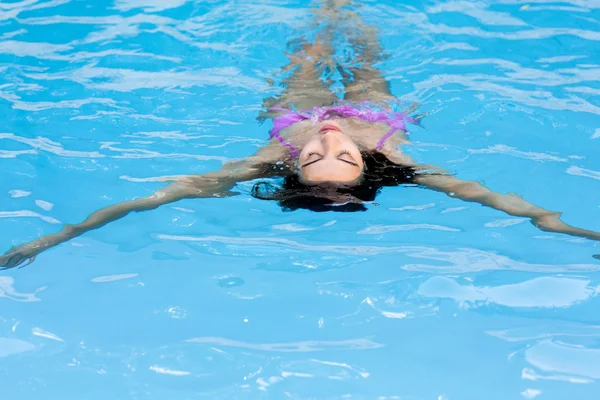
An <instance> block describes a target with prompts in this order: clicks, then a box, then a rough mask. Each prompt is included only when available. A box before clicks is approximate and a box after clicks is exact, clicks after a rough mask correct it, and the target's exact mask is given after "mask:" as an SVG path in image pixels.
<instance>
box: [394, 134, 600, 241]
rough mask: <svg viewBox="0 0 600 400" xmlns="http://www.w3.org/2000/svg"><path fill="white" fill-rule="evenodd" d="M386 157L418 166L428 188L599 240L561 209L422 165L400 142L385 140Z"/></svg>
mask: <svg viewBox="0 0 600 400" xmlns="http://www.w3.org/2000/svg"><path fill="white" fill-rule="evenodd" d="M382 151H383V152H384V154H386V157H387V158H388V159H389V160H390V161H392V162H394V163H395V164H398V165H406V166H411V167H413V168H415V170H417V172H418V173H417V175H416V177H415V181H416V183H418V184H419V185H422V186H424V187H426V188H428V189H432V190H435V191H438V192H442V193H445V194H447V195H448V196H450V197H453V198H457V199H461V200H463V201H468V202H474V203H479V204H481V205H483V206H486V207H491V208H494V209H496V210H499V211H503V212H505V213H507V214H508V215H512V216H515V217H524V218H529V219H530V220H531V223H532V224H533V225H535V226H536V227H537V228H539V229H541V230H543V231H546V232H555V233H564V234H567V235H571V236H577V237H582V238H586V239H591V240H598V241H600V233H598V232H594V231H590V230H587V229H581V228H576V227H574V226H571V225H568V224H566V223H564V222H563V221H561V219H560V216H561V213H559V212H553V211H549V210H546V209H544V208H542V207H538V206H536V205H535V204H532V203H530V202H528V201H526V200H524V199H523V198H521V197H519V196H517V195H515V194H501V193H497V192H494V191H491V190H489V189H488V188H486V187H484V186H483V185H481V184H479V183H477V182H473V181H463V180H460V179H457V178H455V177H453V176H451V175H447V174H446V173H445V171H442V170H440V169H439V168H436V167H432V166H428V165H419V164H417V163H416V162H415V161H414V160H413V159H412V157H410V156H409V155H407V154H404V153H402V152H401V151H400V150H398V147H397V146H392V144H391V143H390V144H386V146H385V147H384V149H382Z"/></svg>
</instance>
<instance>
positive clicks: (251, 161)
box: [0, 144, 283, 269]
mask: <svg viewBox="0 0 600 400" xmlns="http://www.w3.org/2000/svg"><path fill="white" fill-rule="evenodd" d="M280 157H283V150H282V149H281V146H279V145H276V144H271V145H269V146H266V147H264V148H262V149H261V150H259V151H258V152H257V153H256V154H255V155H253V156H252V157H249V158H246V159H243V160H240V161H235V162H231V163H228V164H226V165H225V166H224V167H223V168H222V169H221V170H220V171H218V172H210V173H207V174H203V175H190V176H184V177H182V178H177V180H176V181H175V182H173V183H171V184H169V185H167V186H165V187H164V188H161V189H159V190H157V191H156V192H154V193H153V194H152V195H150V196H147V197H143V198H139V199H135V200H129V201H124V202H122V203H118V204H114V205H112V206H109V207H105V208H102V209H100V210H98V211H96V212H94V213H92V214H90V215H89V216H88V217H87V218H86V219H85V220H84V221H83V222H81V223H78V224H75V225H65V226H64V227H63V229H62V230H61V231H60V232H57V233H54V234H50V235H45V236H42V237H40V238H38V239H36V240H33V241H31V242H29V243H25V244H22V245H19V246H16V247H13V248H12V249H10V250H9V251H8V252H7V253H6V254H4V255H3V256H0V269H3V268H13V267H16V266H18V265H21V264H22V263H24V262H25V261H27V260H31V261H33V259H34V258H35V257H36V256H37V255H38V254H39V253H41V252H43V251H45V250H47V249H49V248H52V247H54V246H56V245H58V244H61V243H64V242H66V241H68V240H71V239H73V238H75V237H77V236H80V235H82V234H84V233H86V232H88V231H91V230H94V229H98V228H100V227H102V226H104V225H106V224H108V223H110V222H113V221H116V220H118V219H121V218H123V217H125V216H126V215H127V214H129V213H130V212H141V211H148V210H154V209H155V208H158V207H160V206H162V205H165V204H169V203H174V202H176V201H179V200H182V199H189V198H209V197H226V196H231V195H233V194H234V193H232V192H230V189H231V188H233V187H234V186H235V185H236V183H238V182H242V181H247V180H252V179H256V178H260V177H264V176H267V175H272V174H273V173H268V172H265V164H270V163H272V162H274V161H275V160H276V159H281V158H280Z"/></svg>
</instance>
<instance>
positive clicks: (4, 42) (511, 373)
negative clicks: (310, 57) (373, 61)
mask: <svg viewBox="0 0 600 400" xmlns="http://www.w3.org/2000/svg"><path fill="white" fill-rule="evenodd" d="M310 6H311V4H310V3H309V2H308V1H283V0H265V1H235V2H234V1H219V0H211V1H198V2H191V1H187V0H115V1H114V2H112V1H81V0H21V1H13V0H10V1H6V0H3V1H2V2H1V3H0V115H1V116H2V119H1V121H2V126H1V128H0V247H1V249H0V250H1V251H4V250H6V249H8V248H9V247H10V246H11V245H15V244H19V243H23V242H26V241H29V240H32V239H35V238H36V237H38V236H40V235H42V234H48V233H53V232H56V231H58V230H59V229H60V227H61V224H62V223H74V222H78V221H80V220H82V219H83V218H85V217H86V216H87V215H88V214H89V213H90V212H92V211H94V210H96V209H98V208H100V207H104V206H108V205H110V204H114V203H116V202H119V201H123V200H127V199H132V198H135V197H140V196H144V195H148V194H150V193H152V192H153V191H154V190H156V189H157V188H158V187H160V183H157V182H155V181H153V180H152V179H151V178H154V177H157V176H165V175H179V174H192V173H203V172H207V171H213V170H216V169H218V168H219V167H220V165H221V164H222V163H223V162H224V161H227V160H229V159H232V158H237V157H243V156H246V155H248V154H250V153H251V152H253V151H254V150H255V149H256V148H257V147H258V146H260V145H261V143H263V141H264V139H265V137H266V135H267V131H268V129H269V127H270V124H269V123H268V122H267V123H266V124H264V125H262V126H261V125H259V124H258V123H257V122H256V116H257V113H258V111H259V110H260V108H261V102H262V99H263V98H264V97H267V96H270V95H273V94H276V93H278V92H279V90H280V88H278V87H277V86H276V85H275V86H270V85H269V83H268V79H269V78H271V77H273V76H275V77H277V76H279V75H278V74H277V72H278V70H279V68H281V67H282V66H283V65H285V64H286V63H287V59H286V57H285V49H286V44H287V42H288V41H290V40H291V39H294V38H298V37H302V35H304V34H305V26H306V25H307V24H308V23H309V22H310V18H311V15H310V12H309V11H310ZM359 12H360V14H361V15H362V16H363V17H364V19H365V21H366V22H367V23H369V24H375V25H377V26H378V27H379V29H380V37H381V41H382V44H383V46H384V48H385V49H386V50H387V51H388V53H389V58H388V59H387V60H385V61H384V62H382V63H381V64H379V65H378V66H379V67H380V68H381V69H382V70H383V71H384V74H385V76H386V77H387V78H388V79H389V80H390V82H391V84H392V90H393V92H394V94H395V95H396V96H398V97H399V98H400V99H402V100H403V101H408V102H410V101H418V102H419V103H420V104H421V110H422V111H426V112H428V113H429V116H428V117H427V118H426V119H425V120H424V129H420V128H414V129H411V131H412V140H413V141H414V142H415V146H413V147H410V148H406V151H407V152H408V153H410V154H411V155H413V156H414V157H415V158H416V159H417V160H418V161H420V162H423V163H428V164H435V165H439V166H442V167H445V168H447V169H449V170H451V171H454V172H455V173H456V174H457V176H458V177H460V178H464V179H473V180H477V181H480V182H484V183H485V184H486V185H487V186H488V187H489V188H492V189H494V190H498V191H500V192H505V193H506V192H514V193H518V194H521V195H523V196H524V197H525V198H526V199H527V200H529V201H531V202H533V203H536V204H538V205H540V206H543V207H545V208H548V209H551V210H555V211H560V212H563V218H564V220H565V221H566V222H568V223H570V224H572V225H576V226H580V227H584V228H588V229H593V230H596V231H600V157H598V154H600V51H599V49H600V2H598V1H597V0H571V1H562V2H550V1H545V0H534V1H532V2H529V3H526V2H523V1H520V0H500V1H493V2H492V1H489V0H485V1H478V2H470V1H452V0H450V1H442V2H435V1H427V2H416V1H412V0H409V1H406V2H402V3H400V2H398V1H395V0H387V1H370V0H365V1H363V2H362V7H360V10H359ZM250 187H251V184H250V183H246V184H242V185H240V187H239V189H240V190H241V192H242V194H241V195H240V196H237V197H232V198H227V199H207V200H186V201H181V202H179V203H176V204H173V205H169V206H165V207H162V208H160V209H158V210H155V211H152V212H149V213H140V214H135V215H130V216H128V217H127V218H125V219H123V220H120V221H118V222H116V223H113V224H111V225H108V226H106V227H104V228H102V229H100V230H97V231H94V232H90V233H88V234H86V235H84V236H82V237H80V238H77V239H75V240H73V241H72V242H69V243H66V244H63V245H61V246H59V247H57V248H55V249H52V250H50V251H48V252H47V253H44V254H42V255H40V256H39V257H38V259H37V260H36V261H35V262H34V263H33V264H32V265H30V266H29V267H27V268H25V269H21V270H8V271H2V272H1V273H0V398H2V399H17V400H21V399H23V400H28V399H39V400H47V399H64V400H68V399H82V398H85V399H90V400H95V399H169V400H171V399H177V400H185V399H266V398H269V399H286V398H290V399H319V400H321V399H414V400H418V399H431V400H465V399H466V400H469V399H474V400H479V399H486V400H496V399H497V400H507V399H523V398H525V399H532V398H539V399H543V400H562V399H567V398H569V399H577V400H587V399H598V398H600V314H599V313H598V310H599V309H600V299H599V295H600V261H598V260H596V259H594V258H593V257H592V255H593V254H596V253H600V246H598V245H597V244H596V243H594V242H592V241H588V240H583V239H575V238H571V237H568V236H564V235H558V234H549V233H545V232H541V231H539V230H537V229H536V228H535V227H534V226H532V225H531V224H530V223H529V222H528V221H527V220H525V219H522V218H515V217H509V216H507V215H505V214H503V213H501V212H499V211H494V210H492V209H489V208H484V207H481V206H479V205H476V204H472V203H463V202H461V201H460V200H457V199H451V198H449V197H446V196H445V195H443V194H440V193H436V192H432V191H428V190H425V189H420V188H415V187H403V188H402V187H397V188H387V189H384V190H383V192H382V194H381V195H380V196H379V197H378V199H377V202H378V203H379V205H372V206H370V207H369V210H368V212H366V213H355V214H347V213H345V214H338V213H336V214H333V213H311V212H308V211H296V212H291V213H284V212H282V211H281V210H280V209H279V208H278V206H277V204H276V203H275V202H268V201H260V200H256V199H254V198H252V197H251V196H250V195H249V193H248V192H249V189H250Z"/></svg>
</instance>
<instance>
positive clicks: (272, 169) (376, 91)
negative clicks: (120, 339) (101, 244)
mask: <svg viewBox="0 0 600 400" xmlns="http://www.w3.org/2000/svg"><path fill="white" fill-rule="evenodd" d="M327 3H328V4H329V5H328V6H324V7H322V8H321V9H317V10H316V13H317V19H316V21H318V22H319V23H322V22H323V18H325V19H326V20H327V19H328V20H330V24H329V25H328V26H330V28H329V29H332V28H331V26H333V25H335V26H339V27H340V29H344V28H345V29H346V30H347V32H344V33H348V35H350V36H349V38H350V42H351V43H352V44H353V46H355V53H356V55H357V59H358V61H359V63H358V64H357V65H358V66H355V67H352V68H350V69H348V70H345V71H343V73H342V75H343V76H344V82H343V83H344V86H345V95H344V98H345V99H346V100H350V101H362V100H374V101H380V100H389V99H393V96H392V94H391V93H390V89H389V84H388V82H386V81H385V79H384V78H383V77H382V75H381V73H380V72H379V71H378V70H377V69H376V68H374V67H373V63H374V62H376V61H377V57H379V54H380V50H379V47H378V46H379V44H378V42H377V38H376V34H375V33H376V32H375V30H374V29H372V28H369V27H365V26H364V25H362V23H361V22H360V20H359V19H358V17H357V15H356V14H355V13H353V12H350V11H347V10H344V9H342V8H339V6H340V5H342V3H346V2H345V1H342V0H338V1H329V2H327ZM319 18H321V19H319ZM325 32H326V34H324V35H322V36H321V37H319V36H318V37H317V39H316V42H315V43H314V44H312V45H311V44H305V45H304V46H302V48H301V49H300V50H299V51H298V52H297V53H295V54H292V55H290V60H291V62H290V64H289V65H288V66H286V67H285V69H287V70H289V69H293V70H294V72H293V73H292V75H291V77H290V78H288V79H287V80H286V81H285V84H286V87H285V90H284V91H283V93H282V95H281V96H280V97H279V99H277V100H278V101H279V102H280V103H282V104H289V103H293V104H294V105H295V106H296V107H297V108H298V109H311V108H313V107H314V106H327V105H331V104H332V103H334V101H335V100H336V96H335V95H334V94H333V93H331V91H330V90H329V89H328V82H327V81H324V80H322V79H321V78H320V76H321V74H322V73H323V69H324V68H327V67H331V59H332V54H333V51H332V48H331V47H330V46H329V45H328V44H327V43H326V42H325V40H327V39H328V34H331V30H329V31H327V30H326V31H325ZM338 33H339V32H338ZM265 102H266V104H268V105H274V100H273V99H267V100H266V101H265ZM271 116H272V115H264V117H271ZM388 130H389V127H388V126H387V125H385V124H368V123H365V122H363V121H360V120H357V119H355V118H347V119H335V120H327V121H321V122H319V123H317V124H313V123H311V122H310V121H302V122H299V123H297V124H294V125H292V126H291V127H289V128H287V129H285V130H284V131H282V136H284V137H285V138H286V140H288V141H289V142H290V143H291V144H293V145H294V147H296V148H298V149H302V150H301V152H300V157H299V158H298V159H297V160H294V159H291V158H290V155H289V149H288V148H286V147H285V146H283V145H281V144H280V143H279V142H278V141H276V140H270V141H269V142H268V143H267V144H266V145H265V146H264V147H262V148H261V149H259V150H258V151H257V152H256V153H255V154H253V155H252V156H250V157H247V158H245V159H242V160H237V161H233V162H229V163H227V164H225V165H224V166H223V168H222V169H221V170H220V171H217V172H210V173H206V174H203V175H190V176H184V177H177V178H171V179H165V180H170V181H171V182H170V183H169V184H168V185H167V186H165V187H163V188H161V189H159V190H158V191H156V192H155V193H154V194H152V195H150V196H148V197H143V198H139V199H135V200H130V201H125V202H122V203H118V204H115V205H113V206H109V207H106V208H103V209H100V210H98V211H96V212H94V213H92V214H90V215H89V216H88V217H87V218H86V219H85V220H84V221H83V222H81V223H78V224H74V225H65V226H64V227H63V229H62V230H61V231H60V232H57V233H54V234H50V235H45V236H42V237H40V238H38V239H36V240H34V241H32V242H29V243H25V244H22V245H20V246H16V247H13V248H11V249H10V250H8V252H7V253H6V254H4V255H2V256H0V269H7V268H13V267H17V266H24V265H27V264H26V262H27V261H28V260H30V261H32V260H33V259H34V258H35V257H36V256H37V255H38V254H40V253H41V252H43V251H45V250H48V249H50V248H52V247H54V246H57V245H59V244H61V243H64V242H66V241H69V240H71V239H73V238H75V237H78V236H80V235H82V234H84V233H86V232H88V231H90V230H94V229H98V228H100V227H102V226H104V225H106V224H108V223H110V222H113V221H116V220H118V219H120V218H123V217H125V216H126V215H127V214H129V213H131V212H141V211H149V210H153V209H156V208H158V207H160V206H162V205H165V204H169V203H173V202H176V201H179V200H182V199H191V198H212V197H227V196H232V195H235V194H236V193H235V192H232V191H231V190H232V189H233V188H234V187H235V185H236V184H237V183H240V182H244V181H249V180H254V179H258V178H267V177H274V176H286V175H289V174H294V173H297V174H299V175H300V176H301V178H302V179H303V180H304V181H306V182H309V183H310V182H314V183H318V182H323V181H337V182H349V181H352V180H355V179H356V178H357V177H359V176H360V174H361V172H362V168H363V161H362V158H361V155H360V152H361V151H379V152H381V153H382V154H384V155H385V156H386V157H388V159H389V160H390V161H392V162H394V163H395V164H398V165H403V166H411V167H413V168H415V169H416V170H419V171H422V173H419V174H418V175H417V176H416V178H415V181H416V183H418V184H420V185H421V186H422V187H424V188H428V189H431V190H435V191H438V192H442V193H445V194H447V195H448V196H450V197H453V198H458V199H461V200H464V201H468V202H476V203H479V204H482V205H484V206H487V207H491V208H494V209H496V210H499V211H503V212H505V213H507V214H509V215H512V216H518V217H524V218H530V219H531V222H532V223H533V224H534V225H535V226H536V227H538V228H539V229H541V230H543V231H548V232H554V233H563V234H567V235H571V236H576V237H582V238H587V239H591V240H598V241H600V233H598V232H594V231H590V230H585V229H580V228H576V227H573V226H570V225H568V224H566V223H564V222H563V221H561V220H560V213H557V212H552V211H549V210H546V209H543V208H541V207H538V206H536V205H534V204H531V203H529V202H527V201H526V200H524V199H522V198H521V197H519V196H516V195H512V194H500V193H496V192H493V191H491V190H489V189H487V188H485V187H484V186H482V185H480V184H479V183H477V182H472V181H462V180H460V179H457V178H455V177H453V176H451V175H448V174H445V173H443V172H442V171H435V168H434V167H431V166H426V165H418V164H417V163H416V162H415V161H414V160H413V159H412V158H411V157H409V156H408V155H406V154H404V153H402V151H401V150H400V146H401V145H408V144H410V143H409V141H408V139H407V137H406V135H405V134H404V132H396V133H395V134H394V135H393V136H392V137H390V138H389V139H388V140H386V142H385V145H384V147H383V148H381V149H379V150H375V149H376V146H377V143H378V142H379V140H380V139H381V138H382V137H383V136H384V135H385V134H386V133H387V132H388ZM307 164H308V165H307ZM426 171H435V172H436V173H435V174H431V173H427V172H426Z"/></svg>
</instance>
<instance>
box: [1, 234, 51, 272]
mask: <svg viewBox="0 0 600 400" xmlns="http://www.w3.org/2000/svg"><path fill="white" fill-rule="evenodd" d="M40 250H41V249H40V247H39V246H38V245H37V244H36V242H35V241H34V242H29V243H25V244H22V245H19V246H15V247H12V248H11V249H9V250H8V251H7V252H6V253H5V254H4V255H2V256H0V271H2V270H5V269H10V268H15V267H18V266H20V268H23V267H26V266H27V265H29V264H31V263H32V262H33V261H34V260H35V256H37V255H38V254H39V252H40ZM27 261H29V262H27ZM23 263H25V264H23ZM22 264H23V265H22Z"/></svg>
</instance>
